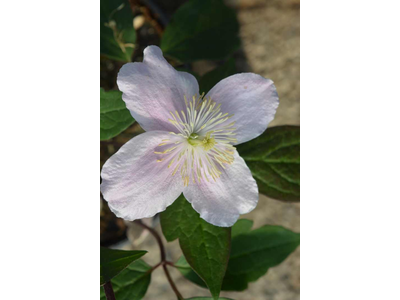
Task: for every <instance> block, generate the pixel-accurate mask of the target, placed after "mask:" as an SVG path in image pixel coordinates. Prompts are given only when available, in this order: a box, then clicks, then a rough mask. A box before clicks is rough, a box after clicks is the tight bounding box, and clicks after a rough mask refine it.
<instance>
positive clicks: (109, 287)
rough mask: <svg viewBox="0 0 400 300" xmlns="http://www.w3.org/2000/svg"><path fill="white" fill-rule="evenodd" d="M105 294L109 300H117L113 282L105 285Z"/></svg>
mask: <svg viewBox="0 0 400 300" xmlns="http://www.w3.org/2000/svg"><path fill="white" fill-rule="evenodd" d="M103 288H104V293H105V294H106V298H107V300H115V295H114V290H113V288H112V285H111V281H108V282H106V283H105V284H104V285H103Z"/></svg>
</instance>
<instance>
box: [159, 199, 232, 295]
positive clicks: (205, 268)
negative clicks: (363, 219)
mask: <svg viewBox="0 0 400 300" xmlns="http://www.w3.org/2000/svg"><path fill="white" fill-rule="evenodd" d="M161 226H162V230H163V233H164V236H165V238H166V239H167V241H169V242H170V241H173V240H175V239H177V238H179V244H180V246H181V249H182V252H183V254H184V255H185V257H186V260H187V262H188V263H189V264H190V266H191V267H192V268H193V270H194V271H195V272H196V273H197V274H198V275H199V276H200V277H201V278H202V279H203V280H204V282H205V283H206V284H207V286H208V288H209V289H210V292H211V294H212V296H213V297H214V299H218V296H219V293H220V290H221V284H222V280H223V278H224V275H225V270H226V267H227V264H228V259H229V251H230V239H231V229H230V228H224V227H217V226H213V225H211V224H209V223H207V222H206V221H204V220H203V219H201V218H200V215H199V214H198V213H197V212H196V211H195V210H194V209H193V208H192V206H191V205H190V203H189V202H188V201H187V200H186V199H185V197H183V195H181V196H180V197H179V198H178V199H177V200H175V202H174V203H173V204H172V205H171V206H169V207H168V208H167V209H166V210H165V211H164V212H163V213H161Z"/></svg>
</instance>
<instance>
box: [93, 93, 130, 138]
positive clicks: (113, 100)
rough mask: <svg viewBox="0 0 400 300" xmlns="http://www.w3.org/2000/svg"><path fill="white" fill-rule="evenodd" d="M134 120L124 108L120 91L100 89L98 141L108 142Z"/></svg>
mask: <svg viewBox="0 0 400 300" xmlns="http://www.w3.org/2000/svg"><path fill="white" fill-rule="evenodd" d="M133 122H135V120H134V119H133V118H132V116H131V113H130V112H129V110H128V109H127V108H126V105H125V102H124V101H123V100H122V93H121V92H120V91H108V92H106V91H104V90H103V89H102V88H100V140H102V141H103V140H108V139H111V138H112V137H114V136H117V135H118V134H120V133H121V132H122V131H124V130H125V129H126V128H128V127H129V126H130V125H131V124H132V123H133Z"/></svg>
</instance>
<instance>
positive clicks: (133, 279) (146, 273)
mask: <svg viewBox="0 0 400 300" xmlns="http://www.w3.org/2000/svg"><path fill="white" fill-rule="evenodd" d="M150 270H151V267H150V266H149V265H148V264H146V263H145V262H144V261H143V260H141V259H139V260H137V261H135V262H133V263H132V264H130V265H129V266H128V267H127V268H126V269H125V270H123V271H122V272H121V273H120V274H119V275H118V276H116V277H114V278H113V279H112V280H111V284H112V286H113V290H114V294H115V298H116V299H118V300H138V299H142V298H143V296H144V295H145V294H146V291H147V288H148V286H149V284H150V280H151V272H150ZM100 299H101V300H105V299H106V296H105V294H104V290H103V288H101V290H100Z"/></svg>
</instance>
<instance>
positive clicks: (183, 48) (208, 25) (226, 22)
mask: <svg viewBox="0 0 400 300" xmlns="http://www.w3.org/2000/svg"><path fill="white" fill-rule="evenodd" d="M238 32H239V24H238V22H237V19H236V14H235V12H234V11H233V10H232V9H230V8H228V7H227V6H225V4H224V3H223V1H222V0H190V1H189V2H187V3H185V4H183V5H182V6H181V7H180V8H179V9H178V10H177V11H176V13H175V14H174V16H173V18H172V20H171V22H170V23H169V24H168V26H167V28H166V29H165V32H164V35H163V37H162V39H161V49H162V50H163V52H164V54H165V55H167V56H170V57H173V58H175V59H178V60H180V61H182V62H191V61H195V60H199V59H215V60H218V59H223V58H225V57H226V56H228V55H229V54H231V53H232V52H233V51H235V50H236V49H238V48H239V46H240V39H239V36H238Z"/></svg>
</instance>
